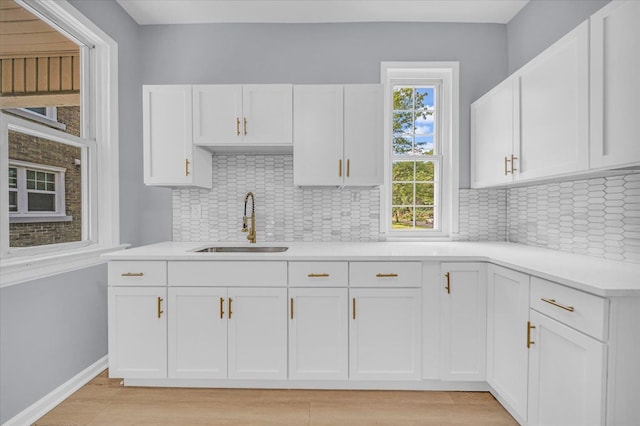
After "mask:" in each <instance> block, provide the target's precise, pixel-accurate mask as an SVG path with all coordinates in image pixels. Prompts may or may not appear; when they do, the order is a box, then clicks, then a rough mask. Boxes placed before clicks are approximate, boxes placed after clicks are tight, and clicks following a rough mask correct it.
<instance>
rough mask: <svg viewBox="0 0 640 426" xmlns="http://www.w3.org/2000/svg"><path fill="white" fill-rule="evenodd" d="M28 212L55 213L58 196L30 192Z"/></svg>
mask: <svg viewBox="0 0 640 426" xmlns="http://www.w3.org/2000/svg"><path fill="white" fill-rule="evenodd" d="M28 204H29V205H28V206H27V208H28V210H29V211H30V212H55V211H56V195H55V194H43V193H40V192H30V193H29V194H28Z"/></svg>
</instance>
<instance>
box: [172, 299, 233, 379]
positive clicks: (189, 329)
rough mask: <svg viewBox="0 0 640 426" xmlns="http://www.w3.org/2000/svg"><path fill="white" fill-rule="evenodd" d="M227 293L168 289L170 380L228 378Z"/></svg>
mask: <svg viewBox="0 0 640 426" xmlns="http://www.w3.org/2000/svg"><path fill="white" fill-rule="evenodd" d="M226 299H227V290H226V289H225V288H207V287H197V288H192V287H171V288H169V317H168V318H169V320H168V321H169V324H168V334H169V337H168V353H169V377H170V378H202V379H205V378H206V379H226V378H227V315H226V309H227V308H226V306H227V300H226Z"/></svg>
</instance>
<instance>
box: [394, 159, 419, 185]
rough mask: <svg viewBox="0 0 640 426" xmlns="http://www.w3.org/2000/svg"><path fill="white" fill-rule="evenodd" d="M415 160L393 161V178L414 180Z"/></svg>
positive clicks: (405, 180) (406, 180)
mask: <svg viewBox="0 0 640 426" xmlns="http://www.w3.org/2000/svg"><path fill="white" fill-rule="evenodd" d="M414 164H415V163H414V162H413V161H394V163H393V180H394V182H397V181H404V182H413V165H414Z"/></svg>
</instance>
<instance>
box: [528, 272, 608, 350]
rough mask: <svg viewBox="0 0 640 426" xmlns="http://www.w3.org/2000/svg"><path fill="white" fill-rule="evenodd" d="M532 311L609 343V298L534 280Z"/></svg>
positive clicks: (538, 279) (532, 286) (535, 278)
mask: <svg viewBox="0 0 640 426" xmlns="http://www.w3.org/2000/svg"><path fill="white" fill-rule="evenodd" d="M531 308H532V309H535V310H536V311H538V312H541V313H543V314H545V315H548V316H550V317H551V318H554V319H556V320H558V321H560V322H563V323H565V324H567V325H568V326H570V327H573V328H575V329H577V330H579V331H582V332H583V333H586V334H588V335H590V336H593V337H595V338H596V339H600V340H606V338H607V329H608V321H607V319H608V317H609V304H608V301H607V299H603V298H602V297H598V296H594V295H592V294H588V293H584V292H582V291H579V290H574V289H572V288H569V287H565V286H563V285H560V284H556V283H552V282H550V281H546V280H543V279H540V278H537V277H531Z"/></svg>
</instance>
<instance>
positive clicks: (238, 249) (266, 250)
mask: <svg viewBox="0 0 640 426" xmlns="http://www.w3.org/2000/svg"><path fill="white" fill-rule="evenodd" d="M288 249H289V247H246V246H241V247H222V246H217V247H206V248H203V249H200V250H197V252H198V253H281V252H283V251H287V250H288Z"/></svg>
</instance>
